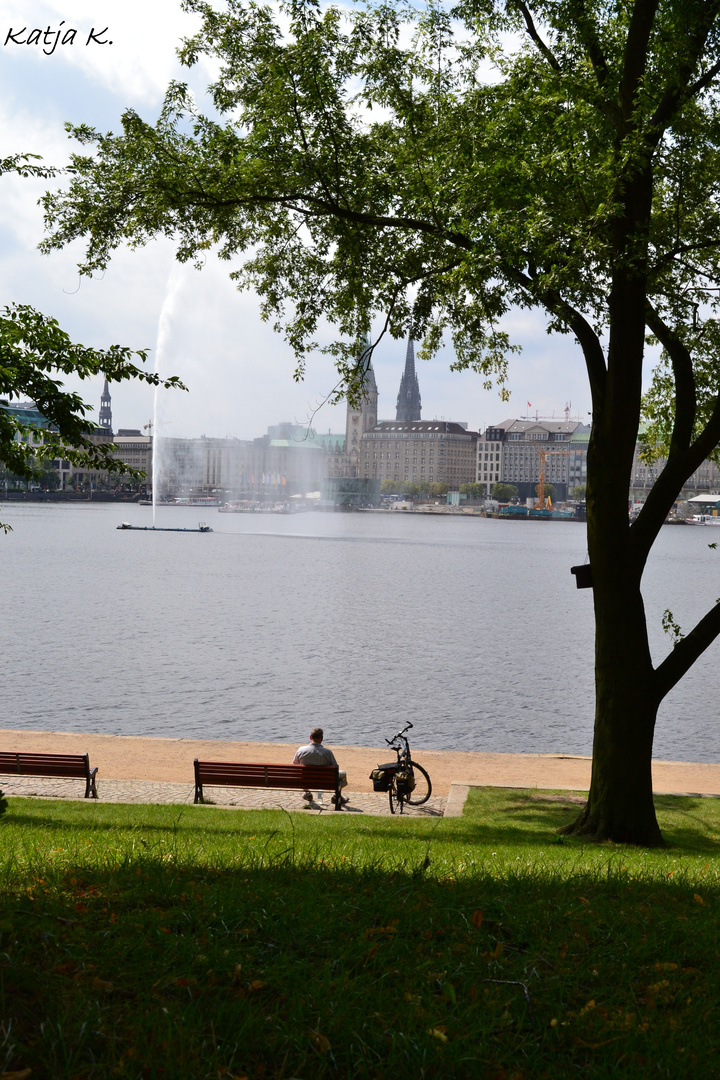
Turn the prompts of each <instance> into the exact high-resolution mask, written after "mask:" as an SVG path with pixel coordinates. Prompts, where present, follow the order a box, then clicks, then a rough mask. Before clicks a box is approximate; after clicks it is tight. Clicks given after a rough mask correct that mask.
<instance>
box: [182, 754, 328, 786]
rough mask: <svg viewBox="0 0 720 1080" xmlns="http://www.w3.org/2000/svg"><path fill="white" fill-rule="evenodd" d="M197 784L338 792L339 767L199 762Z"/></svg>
mask: <svg viewBox="0 0 720 1080" xmlns="http://www.w3.org/2000/svg"><path fill="white" fill-rule="evenodd" d="M195 783H196V784H209V785H211V786H212V785H213V784H217V785H218V786H221V787H222V786H224V785H229V786H233V787H283V788H299V789H303V790H304V789H306V788H307V789H310V788H315V790H316V791H335V790H336V788H337V786H338V768H337V765H262V764H258V763H256V762H252V761H250V762H244V761H237V762H230V761H198V759H197V758H196V759H195Z"/></svg>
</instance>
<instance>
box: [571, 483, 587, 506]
mask: <svg viewBox="0 0 720 1080" xmlns="http://www.w3.org/2000/svg"><path fill="white" fill-rule="evenodd" d="M570 498H571V499H573V500H574V501H575V502H582V501H583V499H584V498H585V485H584V484H581V485H579V486H578V487H574V488H570Z"/></svg>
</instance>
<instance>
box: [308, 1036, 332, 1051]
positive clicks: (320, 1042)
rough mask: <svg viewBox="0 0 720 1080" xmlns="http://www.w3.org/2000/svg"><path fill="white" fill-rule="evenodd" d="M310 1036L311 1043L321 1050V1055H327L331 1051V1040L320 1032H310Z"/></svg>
mask: <svg viewBox="0 0 720 1080" xmlns="http://www.w3.org/2000/svg"><path fill="white" fill-rule="evenodd" d="M308 1035H309V1036H310V1042H311V1043H312V1044H313V1046H314V1047H315V1049H316V1050H319V1051H320V1053H321V1054H326V1053H327V1052H328V1050H329V1049H330V1040H329V1039H328V1038H327V1037H326V1036H325V1035H322V1034H321V1033H320V1032H319V1031H308Z"/></svg>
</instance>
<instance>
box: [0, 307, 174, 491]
mask: <svg viewBox="0 0 720 1080" xmlns="http://www.w3.org/2000/svg"><path fill="white" fill-rule="evenodd" d="M134 356H137V357H138V358H139V359H140V360H141V361H144V360H145V358H146V353H145V352H142V351H141V352H133V351H132V350H130V349H126V348H124V347H121V346H120V345H113V346H111V347H110V348H109V349H90V348H87V347H86V346H84V345H76V344H74V343H73V342H72V341H71V340H70V338H69V337H68V335H67V334H66V333H65V332H64V331H63V330H61V329H60V327H59V326H58V324H57V322H56V320H55V319H51V318H49V317H48V316H46V315H42V314H40V312H37V311H35V310H34V309H33V308H30V307H27V306H26V305H24V304H13V305H11V306H9V307H5V308H3V309H1V310H0V398H2V399H4V400H6V401H7V402H8V403H9V404H10V405H12V400H13V398H29V399H30V400H31V401H33V402H34V403H35V405H36V406H37V408H38V410H39V411H40V412H41V413H42V415H43V417H44V418H45V420H46V421H47V423H48V426H47V427H45V428H43V429H42V431H41V439H40V441H38V434H39V432H38V428H37V427H34V426H32V425H30V424H27V423H24V422H23V420H22V418H20V417H18V416H16V415H15V414H13V412H12V411H11V410H9V409H3V408H0V461H2V462H4V463H5V465H6V466H7V467H8V469H9V470H10V471H11V472H12V473H15V474H16V475H18V476H22V477H24V478H25V479H40V478H41V476H42V469H43V463H44V462H46V461H47V460H49V459H52V458H57V457H62V458H64V459H65V460H66V461H70V462H72V464H73V465H75V466H79V467H85V468H89V469H104V470H107V471H108V472H120V473H126V472H128V466H127V465H125V464H124V463H123V462H122V461H119V460H116V459H115V458H113V457H112V453H113V450H114V449H115V447H114V446H112V445H110V444H109V443H104V444H97V443H95V442H93V440H92V436H93V435H94V434H95V424H94V423H93V422H92V420H89V419H87V413H88V412H90V411H91V408H92V407H91V406H90V405H86V404H85V402H83V400H82V398H81V397H80V395H79V394H74V393H69V392H67V391H65V390H62V389H61V387H62V383H61V381H60V380H59V379H58V378H57V376H58V375H70V374H74V375H78V376H79V377H80V378H81V379H87V378H90V377H91V376H93V375H104V376H105V377H106V378H107V379H108V380H109V381H112V382H118V381H121V380H123V379H142V380H143V381H144V382H147V383H150V384H151V385H153V386H157V385H162V386H166V387H171V386H175V387H177V386H182V384H181V383H180V381H179V379H178V378H177V377H176V376H172V377H171V378H169V379H164V380H161V379H160V377H159V376H158V375H156V374H154V373H152V372H147V371H143V370H142V368H139V367H138V366H137V365H136V364H135V363H133V360H132V358H133V357H134Z"/></svg>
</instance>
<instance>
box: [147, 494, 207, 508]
mask: <svg viewBox="0 0 720 1080" xmlns="http://www.w3.org/2000/svg"><path fill="white" fill-rule="evenodd" d="M139 505H140V506H152V505H153V501H152V499H140V501H139ZM219 505H220V500H219V499H218V498H217V496H215V495H193V496H188V497H182V496H179V497H178V498H177V499H158V501H157V502H156V503H155V506H195V507H197V506H200V507H203V506H204V507H210V508H213V507H215V506H219Z"/></svg>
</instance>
